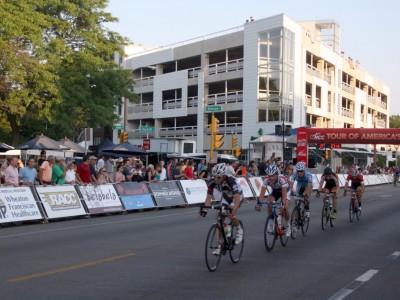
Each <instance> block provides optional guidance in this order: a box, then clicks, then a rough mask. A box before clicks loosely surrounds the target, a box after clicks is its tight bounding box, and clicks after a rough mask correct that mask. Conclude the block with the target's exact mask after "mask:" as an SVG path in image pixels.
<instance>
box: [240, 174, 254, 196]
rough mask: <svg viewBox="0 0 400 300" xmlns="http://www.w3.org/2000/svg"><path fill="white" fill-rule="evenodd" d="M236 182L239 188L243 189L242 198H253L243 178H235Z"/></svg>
mask: <svg viewBox="0 0 400 300" xmlns="http://www.w3.org/2000/svg"><path fill="white" fill-rule="evenodd" d="M236 181H237V183H238V184H240V186H241V187H242V189H243V197H244V198H253V197H254V194H253V192H252V191H251V188H250V186H249V183H248V182H247V180H246V178H245V177H238V178H236Z"/></svg>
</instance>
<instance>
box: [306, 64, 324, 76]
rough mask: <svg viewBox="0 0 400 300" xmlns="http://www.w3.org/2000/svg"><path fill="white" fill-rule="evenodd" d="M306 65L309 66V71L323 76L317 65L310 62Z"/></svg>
mask: <svg viewBox="0 0 400 300" xmlns="http://www.w3.org/2000/svg"><path fill="white" fill-rule="evenodd" d="M306 66H307V72H309V73H311V74H313V75H315V76H318V77H321V71H320V70H318V69H317V68H316V67H314V66H312V65H310V64H306Z"/></svg>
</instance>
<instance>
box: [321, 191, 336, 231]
mask: <svg viewBox="0 0 400 300" xmlns="http://www.w3.org/2000/svg"><path fill="white" fill-rule="evenodd" d="M332 213H333V207H332V196H331V193H326V195H325V201H324V205H323V207H322V218H321V225H322V230H325V229H327V224H328V222H329V223H330V225H331V227H333V226H334V222H333V218H332Z"/></svg>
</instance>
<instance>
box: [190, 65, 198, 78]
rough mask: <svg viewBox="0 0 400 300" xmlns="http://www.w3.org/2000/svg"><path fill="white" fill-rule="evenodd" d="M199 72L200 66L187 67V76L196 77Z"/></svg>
mask: <svg viewBox="0 0 400 300" xmlns="http://www.w3.org/2000/svg"><path fill="white" fill-rule="evenodd" d="M200 73H201V67H197V68H192V69H188V77H189V78H197V77H199V74H200Z"/></svg>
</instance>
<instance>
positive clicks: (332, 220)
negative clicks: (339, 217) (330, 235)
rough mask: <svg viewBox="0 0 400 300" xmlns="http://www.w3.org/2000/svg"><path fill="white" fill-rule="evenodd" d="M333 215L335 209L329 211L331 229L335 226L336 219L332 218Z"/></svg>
mask: <svg viewBox="0 0 400 300" xmlns="http://www.w3.org/2000/svg"><path fill="white" fill-rule="evenodd" d="M332 214H333V209H332V208H330V209H329V223H330V224H331V227H333V226H335V219H334V218H332Z"/></svg>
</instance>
